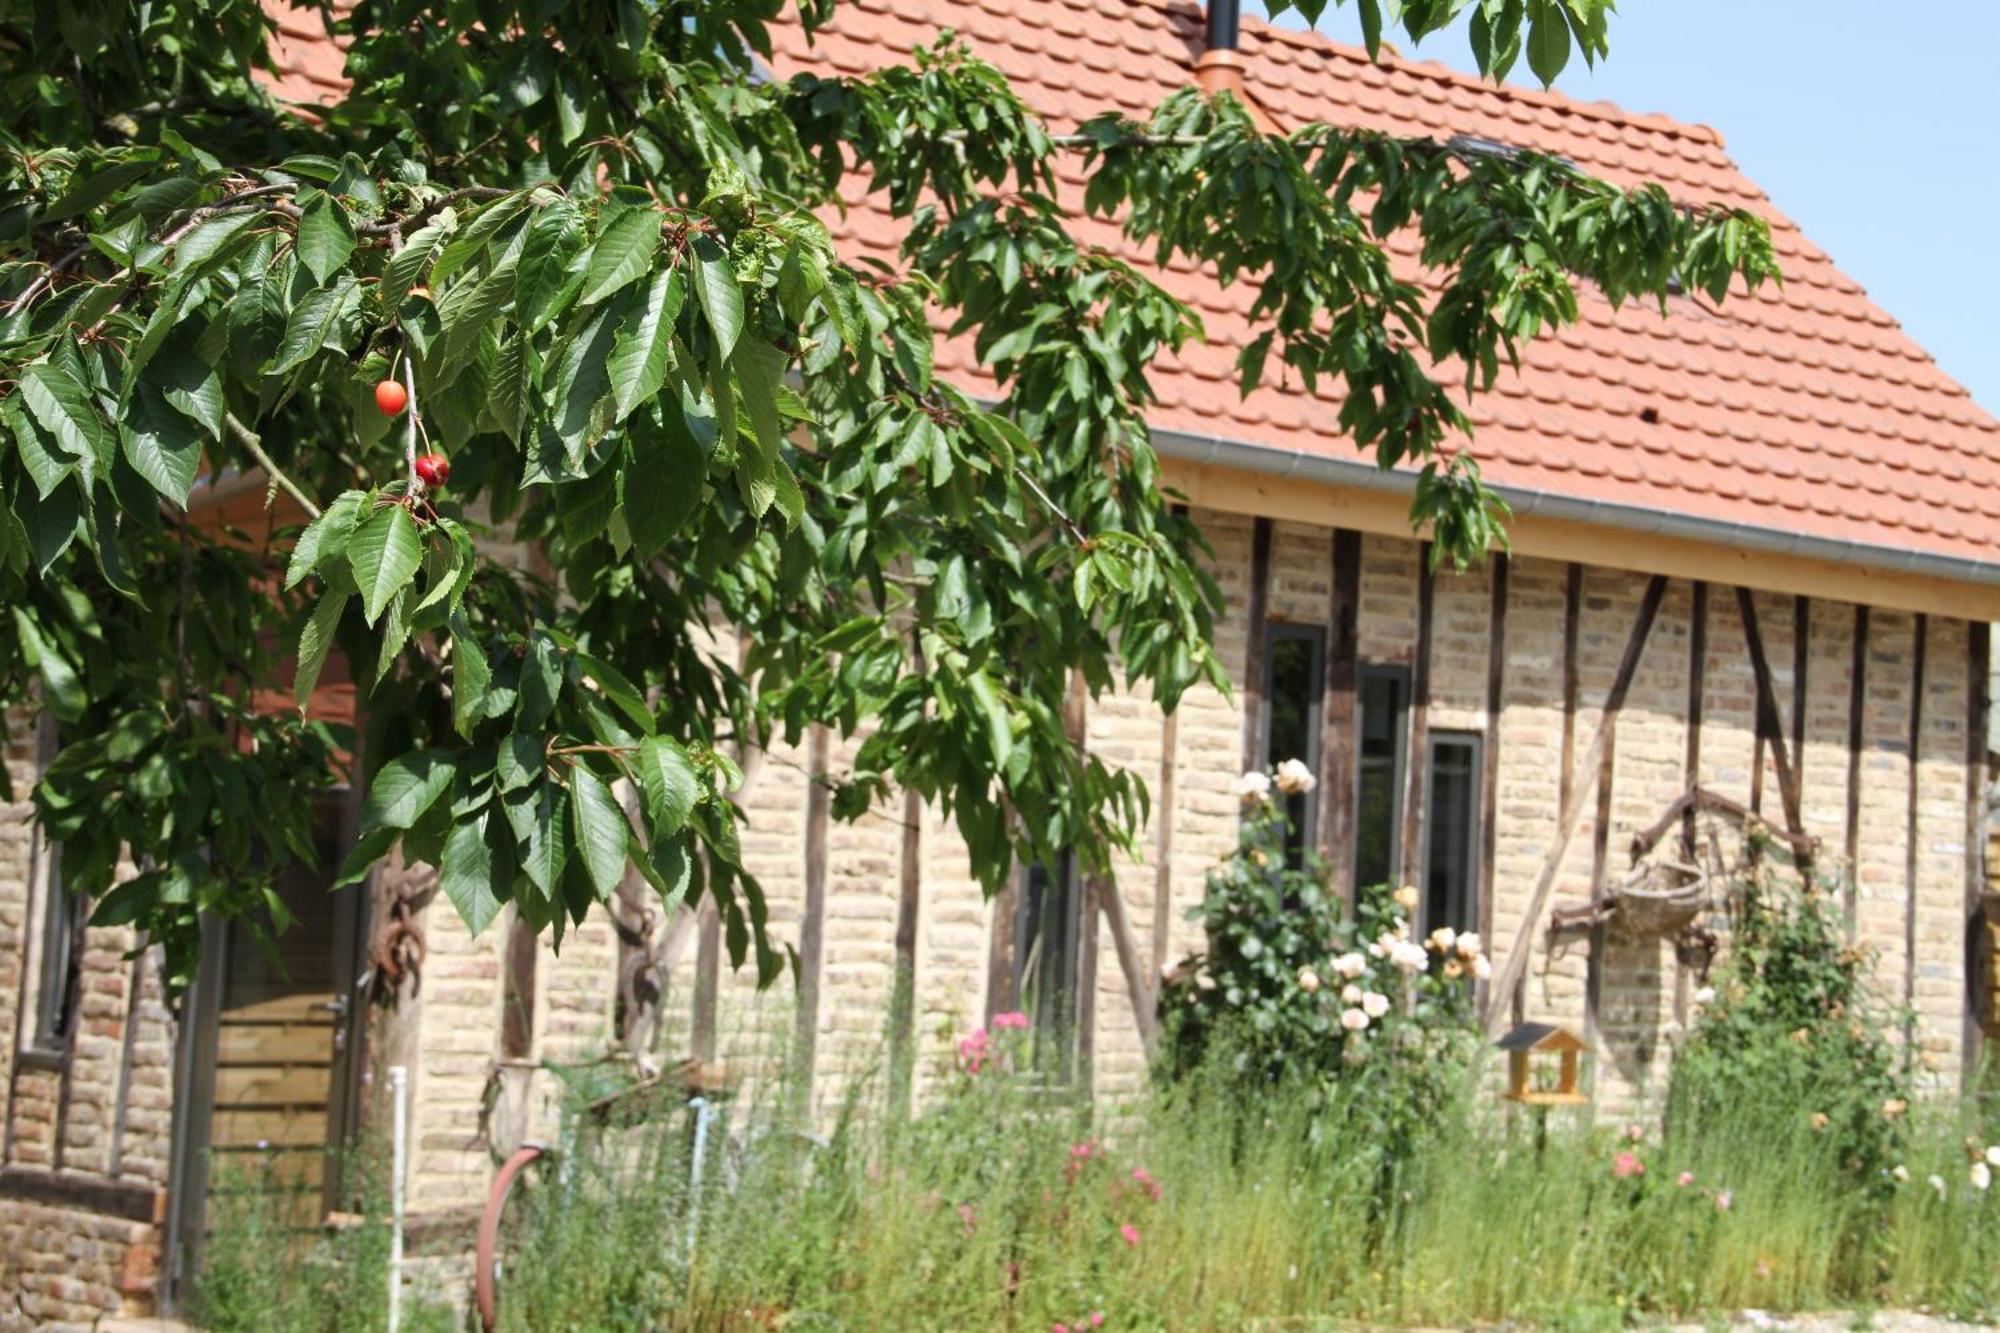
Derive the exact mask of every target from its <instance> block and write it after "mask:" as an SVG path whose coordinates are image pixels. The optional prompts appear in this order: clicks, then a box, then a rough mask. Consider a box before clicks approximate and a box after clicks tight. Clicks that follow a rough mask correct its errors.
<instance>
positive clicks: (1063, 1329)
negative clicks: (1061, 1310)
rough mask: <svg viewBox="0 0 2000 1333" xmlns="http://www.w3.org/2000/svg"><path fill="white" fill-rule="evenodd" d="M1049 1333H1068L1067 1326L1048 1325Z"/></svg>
mask: <svg viewBox="0 0 2000 1333" xmlns="http://www.w3.org/2000/svg"><path fill="white" fill-rule="evenodd" d="M1049 1333H1069V1325H1068V1324H1050V1325H1049Z"/></svg>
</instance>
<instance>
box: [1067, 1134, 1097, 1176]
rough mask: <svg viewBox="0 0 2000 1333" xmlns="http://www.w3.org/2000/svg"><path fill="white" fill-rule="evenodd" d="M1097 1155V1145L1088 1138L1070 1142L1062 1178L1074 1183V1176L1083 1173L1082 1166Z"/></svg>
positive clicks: (1086, 1164)
mask: <svg viewBox="0 0 2000 1333" xmlns="http://www.w3.org/2000/svg"><path fill="white" fill-rule="evenodd" d="M1097 1155H1098V1151H1097V1145H1096V1144H1095V1143H1093V1142H1091V1141H1090V1140H1089V1139H1085V1140H1084V1141H1083V1142H1082V1143H1072V1144H1071V1145H1070V1146H1069V1165H1068V1166H1066V1167H1064V1168H1063V1179H1064V1180H1067V1181H1069V1182H1071V1183H1072V1184H1074V1183H1075V1182H1076V1178H1077V1177H1078V1176H1080V1175H1082V1174H1083V1169H1084V1167H1086V1166H1088V1165H1089V1164H1090V1159H1091V1158H1093V1157H1096V1156H1097Z"/></svg>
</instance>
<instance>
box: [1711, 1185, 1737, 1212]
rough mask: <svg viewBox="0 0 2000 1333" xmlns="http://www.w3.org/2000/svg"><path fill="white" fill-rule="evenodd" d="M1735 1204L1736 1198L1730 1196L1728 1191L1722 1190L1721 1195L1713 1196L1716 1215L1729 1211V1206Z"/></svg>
mask: <svg viewBox="0 0 2000 1333" xmlns="http://www.w3.org/2000/svg"><path fill="white" fill-rule="evenodd" d="M1735 1202H1736V1196H1735V1195H1733V1194H1731V1193H1730V1192H1729V1191H1728V1190H1724V1191H1722V1193H1720V1194H1718V1195H1716V1196H1715V1211H1716V1212H1718V1213H1726V1212H1728V1211H1729V1205H1730V1204H1732V1203H1735Z"/></svg>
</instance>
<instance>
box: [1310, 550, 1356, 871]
mask: <svg viewBox="0 0 2000 1333" xmlns="http://www.w3.org/2000/svg"><path fill="white" fill-rule="evenodd" d="M1330 573H1331V577H1330V578H1329V579H1328V580H1327V583H1328V586H1329V587H1330V588H1331V589H1332V595H1331V596H1330V598H1329V599H1328V602H1327V615H1326V631H1327V641H1326V689H1325V693H1324V696H1323V697H1322V699H1321V702H1320V731H1319V734H1320V741H1319V854H1320V855H1321V856H1322V857H1324V858H1325V860H1326V863H1327V865H1328V867H1329V868H1330V870H1331V872H1332V876H1333V879H1332V883H1331V885H1330V887H1331V888H1332V890H1333V895H1334V898H1335V900H1336V901H1339V902H1344V903H1348V904H1350V905H1351V904H1352V903H1353V902H1354V784H1355V762H1354V758H1355V752H1356V750H1357V748H1358V747H1359V745H1360V737H1359V735H1358V733H1357V732H1356V728H1355V718H1356V713H1357V709H1356V703H1355V682H1356V679H1357V677H1358V675H1359V672H1360V631H1359V623H1360V607H1361V534H1360V533H1358V532H1354V531H1351V530H1349V529H1347V528H1335V529H1334V530H1333V568H1332V570H1331V571H1330Z"/></svg>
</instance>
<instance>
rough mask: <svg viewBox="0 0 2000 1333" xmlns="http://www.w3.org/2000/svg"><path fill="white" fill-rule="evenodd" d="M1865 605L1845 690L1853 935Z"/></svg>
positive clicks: (1846, 894) (1857, 612)
mask: <svg viewBox="0 0 2000 1333" xmlns="http://www.w3.org/2000/svg"><path fill="white" fill-rule="evenodd" d="M1868 622H1869V614H1868V608H1867V607H1866V606H1856V607H1855V608H1854V661H1853V666H1852V670H1851V672H1850V675H1849V677H1848V690H1847V849H1846V851H1847V882H1846V884H1845V885H1844V887H1843V892H1842V895H1841V898H1842V902H1841V905H1842V907H1843V908H1844V909H1845V910H1846V912H1847V930H1848V933H1849V934H1853V932H1854V929H1855V925H1856V921H1857V915H1858V912H1859V904H1858V902H1857V901H1856V897H1857V894H1858V891H1859V886H1860V883H1861V869H1860V861H1861V753H1862V751H1863V749H1864V748H1866V746H1867V743H1868V731H1867V721H1868V629H1869V624H1868Z"/></svg>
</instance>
